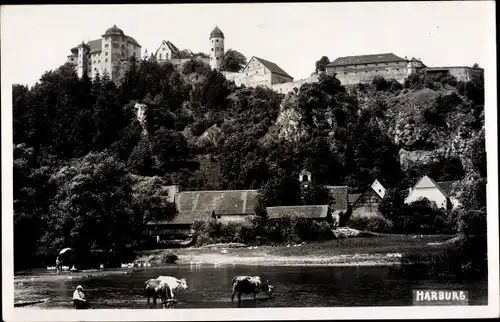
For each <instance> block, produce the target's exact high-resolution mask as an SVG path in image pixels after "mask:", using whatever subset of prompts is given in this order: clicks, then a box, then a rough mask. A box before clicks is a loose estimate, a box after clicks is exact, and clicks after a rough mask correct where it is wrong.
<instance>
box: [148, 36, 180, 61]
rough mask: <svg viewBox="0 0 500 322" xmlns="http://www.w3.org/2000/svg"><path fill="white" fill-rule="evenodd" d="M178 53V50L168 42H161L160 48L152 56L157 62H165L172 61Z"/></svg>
mask: <svg viewBox="0 0 500 322" xmlns="http://www.w3.org/2000/svg"><path fill="white" fill-rule="evenodd" d="M178 53H179V49H178V48H177V47H175V45H174V44H172V43H171V42H170V41H167V40H163V41H162V42H161V44H160V47H158V49H157V50H156V52H155V53H154V56H155V58H156V60H157V61H158V62H160V63H161V62H165V61H168V60H170V59H173V58H174V57H175V55H176V54H178Z"/></svg>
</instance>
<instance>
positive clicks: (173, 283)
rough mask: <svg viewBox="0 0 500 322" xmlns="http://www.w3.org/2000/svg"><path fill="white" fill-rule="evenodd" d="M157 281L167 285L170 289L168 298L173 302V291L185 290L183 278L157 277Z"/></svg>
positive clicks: (185, 282) (185, 284)
mask: <svg viewBox="0 0 500 322" xmlns="http://www.w3.org/2000/svg"><path fill="white" fill-rule="evenodd" d="M157 279H158V280H160V281H162V282H165V283H167V285H168V287H169V288H170V297H171V298H172V299H174V300H175V295H174V290H175V291H178V290H187V288H188V286H187V281H186V279H185V278H181V279H178V278H175V277H172V276H158V278H157Z"/></svg>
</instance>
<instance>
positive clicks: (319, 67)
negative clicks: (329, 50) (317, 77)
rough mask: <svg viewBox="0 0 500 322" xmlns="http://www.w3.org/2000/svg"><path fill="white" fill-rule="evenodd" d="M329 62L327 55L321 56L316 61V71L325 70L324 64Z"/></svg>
mask: <svg viewBox="0 0 500 322" xmlns="http://www.w3.org/2000/svg"><path fill="white" fill-rule="evenodd" d="M329 63H330V59H328V57H327V56H323V57H321V58H320V59H319V60H318V61H316V73H318V72H324V71H325V70H326V65H328V64H329Z"/></svg>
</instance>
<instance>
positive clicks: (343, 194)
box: [325, 186, 349, 211]
mask: <svg viewBox="0 0 500 322" xmlns="http://www.w3.org/2000/svg"><path fill="white" fill-rule="evenodd" d="M325 188H326V189H328V191H329V192H330V195H331V196H332V197H333V200H334V203H333V204H332V205H331V208H332V210H334V211H335V210H341V211H347V208H348V206H349V197H348V195H349V194H348V192H347V186H325Z"/></svg>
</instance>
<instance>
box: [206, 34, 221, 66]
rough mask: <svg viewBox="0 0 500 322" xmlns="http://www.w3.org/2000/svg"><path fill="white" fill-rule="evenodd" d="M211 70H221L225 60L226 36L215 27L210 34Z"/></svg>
mask: <svg viewBox="0 0 500 322" xmlns="http://www.w3.org/2000/svg"><path fill="white" fill-rule="evenodd" d="M209 40H210V68H212V69H217V70H220V68H221V67H222V60H223V59H224V34H223V33H222V31H221V30H220V29H219V27H217V26H216V27H215V28H214V30H212V32H211V33H210V38H209Z"/></svg>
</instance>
